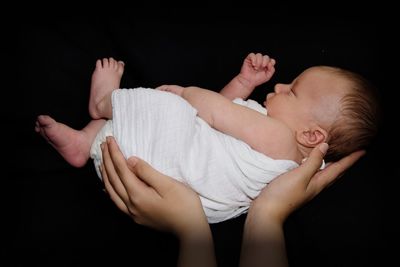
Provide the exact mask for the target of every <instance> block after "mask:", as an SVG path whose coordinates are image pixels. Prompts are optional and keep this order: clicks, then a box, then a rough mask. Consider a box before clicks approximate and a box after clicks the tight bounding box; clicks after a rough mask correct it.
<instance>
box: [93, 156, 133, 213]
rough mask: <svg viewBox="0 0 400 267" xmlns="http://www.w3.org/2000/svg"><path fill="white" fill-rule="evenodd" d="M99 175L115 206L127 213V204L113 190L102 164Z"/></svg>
mask: <svg viewBox="0 0 400 267" xmlns="http://www.w3.org/2000/svg"><path fill="white" fill-rule="evenodd" d="M100 171H101V176H102V177H103V182H104V186H105V188H106V191H107V193H108V195H109V196H110V198H111V200H112V201H113V202H114V203H115V205H117V207H118V208H119V209H120V210H122V211H123V212H124V213H126V214H129V210H128V207H127V204H125V202H124V201H123V200H122V198H121V197H120V196H119V195H118V194H117V193H116V192H115V190H114V188H113V186H112V185H111V183H110V181H109V179H108V175H107V172H106V171H105V168H104V164H102V166H101V168H100Z"/></svg>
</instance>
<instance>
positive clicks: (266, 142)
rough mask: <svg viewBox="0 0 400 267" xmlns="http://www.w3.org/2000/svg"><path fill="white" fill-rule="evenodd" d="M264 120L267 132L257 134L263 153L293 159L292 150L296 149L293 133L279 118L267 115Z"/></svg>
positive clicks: (277, 157)
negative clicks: (266, 124) (266, 121)
mask: <svg viewBox="0 0 400 267" xmlns="http://www.w3.org/2000/svg"><path fill="white" fill-rule="evenodd" d="M265 120H268V128H269V129H268V132H266V133H268V134H263V135H261V136H259V137H260V139H262V141H261V142H260V144H262V147H261V150H263V153H265V154H266V155H267V156H270V157H272V158H275V159H294V157H295V156H294V151H297V143H296V138H295V133H294V132H293V131H292V130H291V129H290V128H289V127H288V126H287V125H286V124H285V123H283V122H281V121H279V120H276V119H274V118H271V117H267V116H266V117H265Z"/></svg>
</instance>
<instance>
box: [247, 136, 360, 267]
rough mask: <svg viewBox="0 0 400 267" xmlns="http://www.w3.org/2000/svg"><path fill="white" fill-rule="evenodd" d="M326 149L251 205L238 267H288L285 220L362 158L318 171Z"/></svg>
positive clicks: (313, 154)
mask: <svg viewBox="0 0 400 267" xmlns="http://www.w3.org/2000/svg"><path fill="white" fill-rule="evenodd" d="M327 149H328V145H327V144H326V143H323V144H321V145H319V146H318V147H316V148H314V149H313V151H312V152H311V154H310V156H309V158H308V159H307V161H306V162H305V163H303V164H302V165H301V166H300V167H298V168H296V169H294V170H292V171H290V172H287V173H285V174H282V175H280V176H279V177H278V178H276V179H275V180H273V181H272V182H271V183H270V184H269V185H268V186H267V187H265V188H264V189H263V190H262V192H261V194H260V195H259V196H258V197H257V198H256V199H255V200H254V201H253V203H252V205H251V207H250V209H249V212H248V215H247V218H246V222H245V228H244V233H243V243H242V251H241V257H240V266H242V267H244V266H246V267H247V266H252V267H257V266H274V267H284V266H288V260H287V255H286V247H285V239H284V233H283V223H284V222H285V220H286V219H287V217H288V216H289V215H290V214H291V213H292V212H293V211H294V210H296V209H297V208H299V207H300V206H302V205H304V204H305V203H307V202H309V201H310V200H311V199H313V198H314V197H315V196H316V195H318V194H319V193H320V192H321V191H322V190H323V189H324V188H326V187H327V186H329V185H330V184H332V183H333V182H334V181H335V180H336V179H337V178H338V177H340V175H341V174H342V173H343V172H344V171H345V170H347V169H348V168H349V167H351V166H352V165H353V164H354V163H355V162H356V161H357V160H358V159H359V158H360V157H361V156H362V155H363V154H364V151H358V152H354V153H353V154H351V155H349V156H347V157H345V158H343V159H341V160H339V161H337V162H335V163H332V164H330V165H329V166H328V167H326V168H325V169H323V170H321V171H319V168H320V166H321V163H322V159H323V157H324V155H325V153H326V150H327Z"/></svg>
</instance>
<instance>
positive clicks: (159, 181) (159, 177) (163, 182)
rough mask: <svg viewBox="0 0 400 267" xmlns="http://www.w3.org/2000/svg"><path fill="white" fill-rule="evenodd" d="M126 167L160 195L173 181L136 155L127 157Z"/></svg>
mask: <svg viewBox="0 0 400 267" xmlns="http://www.w3.org/2000/svg"><path fill="white" fill-rule="evenodd" d="M128 167H129V169H130V170H131V171H132V172H134V173H135V174H136V175H137V176H138V177H140V179H141V180H142V181H143V182H145V183H146V184H147V185H149V186H150V187H152V188H153V189H154V190H156V191H157V192H158V194H159V195H161V196H163V195H164V194H165V192H167V191H168V190H169V188H171V186H172V184H173V183H174V182H175V180H173V178H171V177H169V176H167V175H165V174H162V173H160V172H159V171H157V170H156V169H154V168H153V167H151V166H150V165H149V164H148V163H147V162H145V161H144V160H142V159H140V158H138V157H131V158H129V159H128Z"/></svg>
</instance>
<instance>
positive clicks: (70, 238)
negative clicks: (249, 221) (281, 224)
mask: <svg viewBox="0 0 400 267" xmlns="http://www.w3.org/2000/svg"><path fill="white" fill-rule="evenodd" d="M149 10H150V9H145V10H137V9H132V10H129V12H128V11H127V12H125V13H123V14H121V15H119V16H115V15H114V16H110V15H107V14H106V13H99V14H97V15H96V16H90V18H89V17H87V16H76V17H71V16H60V17H57V16H50V17H49V18H46V19H43V17H41V18H39V17H33V18H31V17H30V18H29V19H25V20H24V19H21V20H20V21H19V22H18V23H17V24H16V25H14V26H16V30H13V31H12V32H13V37H12V48H11V49H10V50H8V51H11V56H12V61H11V63H12V64H11V63H10V64H9V65H8V64H6V65H7V66H6V67H8V66H9V67H10V68H11V70H12V71H11V74H10V76H9V77H7V78H11V79H12V81H13V85H12V86H11V87H10V88H9V89H7V90H6V93H7V94H8V93H10V95H9V97H7V98H6V99H10V102H9V103H5V105H6V106H7V107H8V105H7V104H9V105H10V106H12V108H11V107H10V108H7V110H6V111H4V114H5V116H4V120H3V123H4V125H5V126H6V128H5V129H6V134H7V139H5V144H4V146H3V147H6V148H7V149H6V151H7V155H8V157H7V160H6V161H5V167H6V168H4V169H5V170H4V173H5V177H4V181H6V182H7V186H5V187H4V189H3V190H4V191H5V192H4V194H3V195H4V196H6V199H5V201H4V202H3V203H4V204H5V206H6V208H5V209H4V210H5V212H6V216H5V217H4V218H6V219H5V220H6V222H10V225H9V227H7V228H5V230H6V233H5V234H6V236H7V237H8V236H11V239H5V241H6V245H5V246H4V248H3V249H2V252H3V253H5V256H6V257H2V260H1V261H2V262H0V263H4V264H5V265H3V266H88V265H89V266H92V265H93V266H106V265H111V266H120V265H123V264H124V263H125V262H129V265H131V266H153V265H154V266H161V264H162V266H175V262H176V257H177V248H178V247H177V246H178V243H177V241H176V239H175V238H174V237H173V236H172V235H170V234H168V233H160V232H157V231H153V230H152V229H149V228H146V227H143V226H139V225H136V224H135V223H134V222H133V221H132V220H131V219H130V218H128V217H127V216H126V215H125V214H122V212H120V211H119V210H118V209H117V208H116V206H115V205H114V204H113V203H112V202H111V200H110V199H109V198H108V196H107V195H106V194H105V193H104V192H103V191H102V189H103V187H102V184H101V182H100V180H99V179H98V178H97V176H96V173H95V170H94V168H93V164H92V162H89V163H88V164H87V165H86V166H85V167H83V168H80V169H75V168H73V167H71V166H69V165H68V164H67V163H66V162H64V160H63V159H62V158H61V157H60V156H59V155H58V154H57V152H56V151H55V150H54V149H53V148H52V147H51V146H50V145H48V144H47V143H46V142H45V141H44V140H43V139H42V138H41V137H40V136H39V135H37V134H36V133H35V132H34V130H33V129H34V122H35V118H36V116H37V115H39V114H49V115H51V116H53V117H54V118H56V119H57V120H59V121H61V122H64V123H66V124H68V125H70V126H72V127H74V128H82V127H83V126H84V125H85V124H86V123H87V122H88V121H89V119H90V117H89V114H88V111H87V104H88V99H89V86H90V77H91V74H92V71H93V69H94V64H95V61H96V59H98V58H103V57H111V56H112V57H114V58H116V59H120V60H123V61H124V62H125V64H126V66H125V73H124V76H123V78H122V82H121V87H137V86H144V87H155V86H158V85H160V84H180V85H183V86H188V85H196V86H201V87H205V88H209V89H212V90H215V91H218V90H220V89H221V88H222V87H223V86H224V85H225V84H226V83H227V82H229V80H230V79H231V78H232V77H233V76H234V75H236V74H237V73H238V72H239V70H240V67H241V64H242V61H243V59H244V57H245V56H246V55H247V54H248V53H250V52H261V53H265V54H268V55H270V56H271V57H273V58H275V59H276V60H277V65H276V74H275V76H274V77H273V79H272V80H271V81H270V82H268V83H267V84H265V85H262V86H260V88H258V89H257V90H256V91H255V92H254V94H253V95H252V96H251V97H252V98H253V99H256V100H259V101H261V100H262V99H263V97H264V95H265V94H266V92H268V91H270V90H272V88H273V85H274V84H275V83H276V82H290V81H291V80H292V79H293V78H294V77H295V76H297V75H298V74H299V73H300V72H301V71H302V70H304V69H305V68H307V67H310V66H312V65H319V64H326V65H333V66H339V67H343V68H346V69H350V70H353V71H356V72H358V73H360V74H362V75H364V76H366V77H367V78H368V79H369V80H371V81H372V82H373V83H374V84H375V85H377V86H378V87H379V89H380V92H381V94H382V102H383V106H384V111H385V118H384V123H383V125H382V128H381V129H382V130H381V133H380V134H379V136H378V138H377V140H376V142H375V143H374V144H373V146H372V147H371V149H370V150H369V151H368V153H367V154H366V156H364V157H363V158H362V159H361V160H360V161H359V162H358V163H357V164H356V165H355V166H353V167H352V168H351V169H350V170H349V171H348V172H347V173H346V174H345V175H344V176H343V177H342V178H341V179H340V180H339V181H337V182H336V183H335V184H334V185H333V186H331V187H330V188H328V189H326V190H325V191H324V192H322V193H321V194H320V195H319V196H317V197H316V198H315V199H314V200H313V201H312V202H310V203H309V204H307V205H306V206H304V207H302V208H301V209H299V210H298V211H296V212H295V213H293V214H292V215H291V216H290V218H289V219H288V221H287V222H286V224H285V235H286V242H287V249H288V256H289V262H290V264H291V266H377V265H383V264H384V263H386V262H387V261H388V259H389V258H390V257H391V256H393V250H392V249H393V248H395V247H396V246H392V245H389V240H390V238H391V237H394V236H395V234H397V231H398V230H397V226H396V225H395V224H394V223H393V221H392V218H391V217H392V215H393V213H394V214H395V213H396V208H395V207H396V206H397V204H396V201H395V197H396V195H394V189H396V185H397V181H396V179H398V178H399V177H400V172H399V167H398V165H396V164H395V158H394V157H390V156H389V155H388V154H387V153H388V151H393V152H396V151H397V149H396V148H397V147H398V144H396V142H395V139H394V137H395V136H396V134H395V133H394V130H393V129H392V128H391V127H392V125H393V123H395V121H396V119H395V118H394V117H395V116H394V115H395V114H396V112H395V111H394V110H395V108H394V106H393V102H394V101H393V102H392V100H393V99H392V97H393V93H394V90H397V89H396V83H395V82H394V81H395V80H396V79H397V77H396V76H395V75H394V76H392V75H389V70H390V67H389V65H390V64H389V65H388V62H387V61H389V63H390V61H391V57H394V52H393V51H392V50H390V48H391V45H390V43H391V41H392V40H391V39H392V37H393V36H395V34H396V30H393V24H389V23H388V22H387V21H386V20H378V19H374V18H375V17H376V16H378V15H382V16H385V13H381V14H378V15H377V14H374V16H371V15H370V13H368V14H363V13H361V14H356V15H355V14H353V13H350V12H349V13H343V12H341V13H337V12H326V13H318V15H315V13H313V12H308V13H304V12H298V10H295V9H294V10H287V9H285V8H282V9H280V10H279V11H276V10H268V9H265V10H262V12H260V10H259V9H257V8H253V9H241V10H235V11H226V10H225V11H224V10H219V11H212V10H210V9H205V10H202V11H200V12H202V15H201V16H199V15H196V16H195V15H193V14H191V13H190V11H188V10H183V9H168V10H163V11H149ZM326 10H328V11H329V5H327V7H326ZM376 12H380V11H376ZM310 14H311V15H310ZM392 63H393V62H392ZM394 64H395V65H396V63H395V62H394ZM11 66H12V67H11ZM397 84H398V83H397ZM7 96H8V95H7ZM5 102H7V101H5ZM397 114H398V112H397ZM397 121H398V118H397ZM389 125H390V127H389ZM8 145H10V146H9V147H8ZM244 220H245V216H242V217H239V218H237V219H234V220H231V221H227V222H224V223H220V224H216V225H212V231H213V234H214V241H215V246H216V253H217V258H218V262H219V266H236V265H237V261H238V258H239V253H240V243H241V231H242V227H243V222H244ZM391 248H392V249H391ZM160 263H161V264H160Z"/></svg>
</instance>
